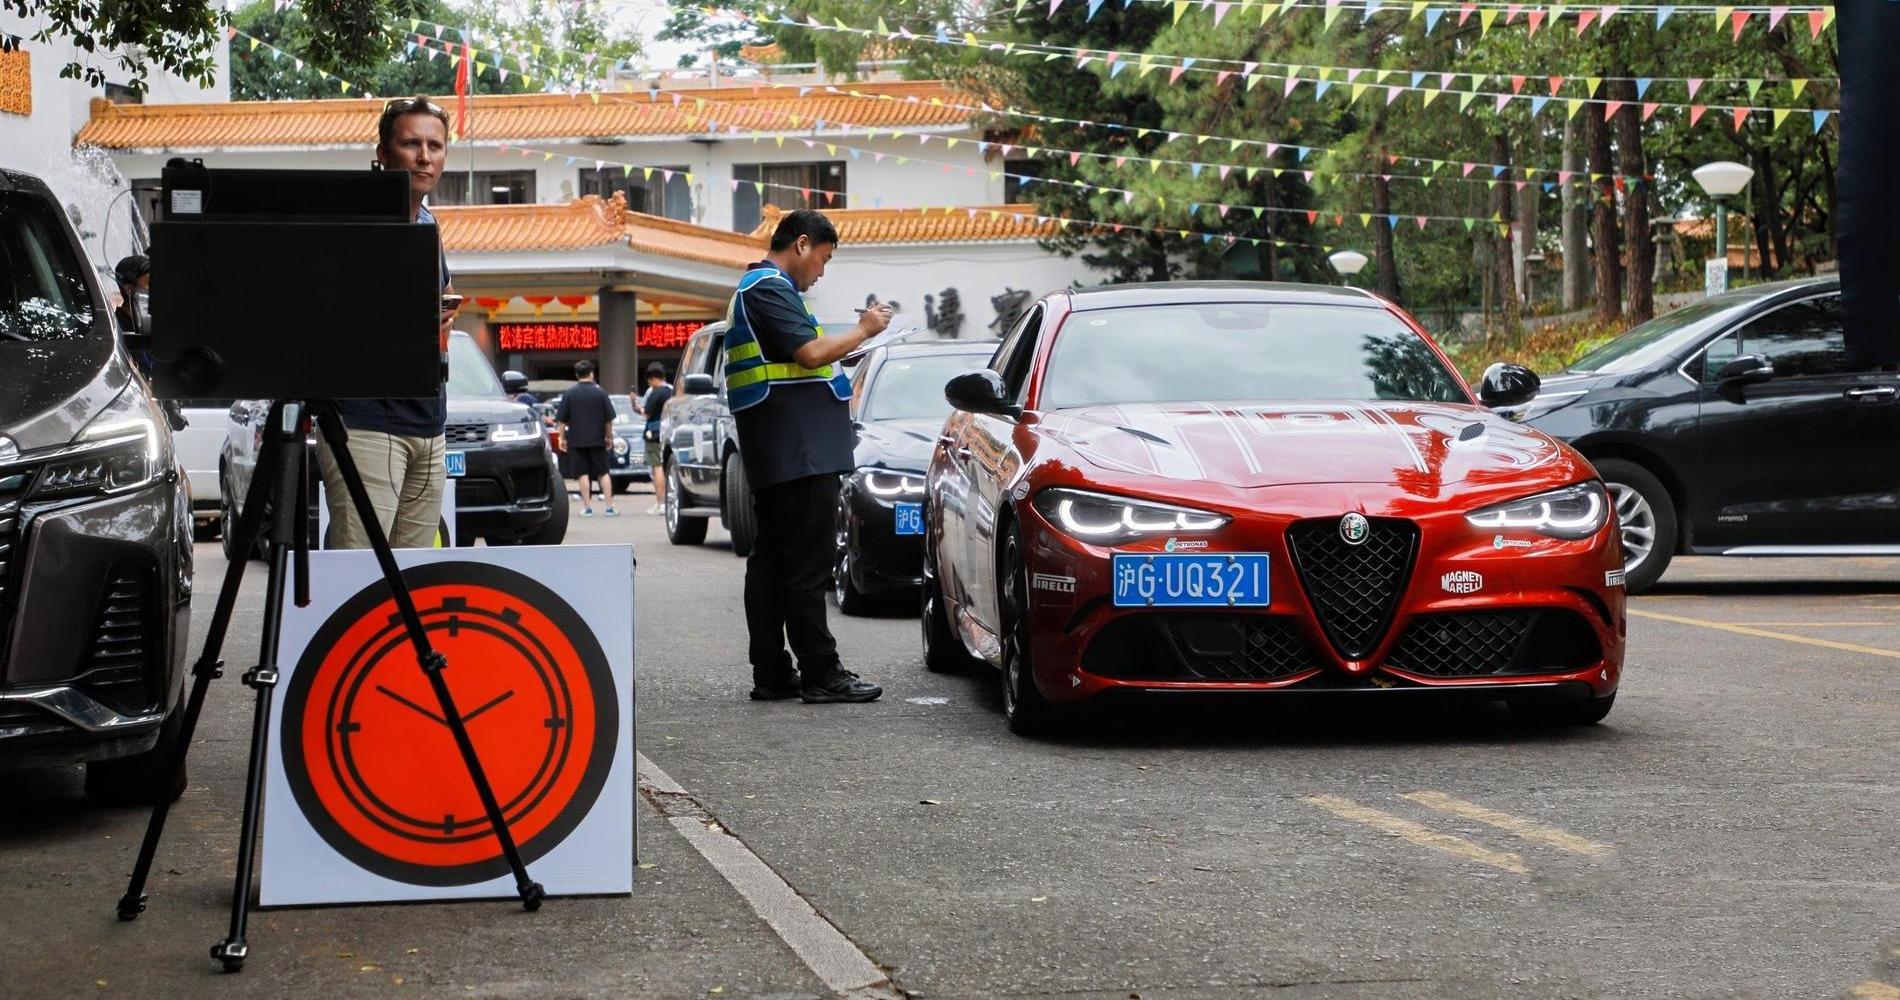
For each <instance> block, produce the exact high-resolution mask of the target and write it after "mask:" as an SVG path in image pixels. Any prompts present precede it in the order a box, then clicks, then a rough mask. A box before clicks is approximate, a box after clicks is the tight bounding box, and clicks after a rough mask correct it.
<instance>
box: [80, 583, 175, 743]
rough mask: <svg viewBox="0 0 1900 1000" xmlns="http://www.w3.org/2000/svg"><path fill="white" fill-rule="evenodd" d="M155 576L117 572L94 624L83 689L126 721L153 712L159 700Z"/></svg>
mask: <svg viewBox="0 0 1900 1000" xmlns="http://www.w3.org/2000/svg"><path fill="white" fill-rule="evenodd" d="M156 590H157V587H156V586H155V584H154V581H153V579H152V571H151V570H150V569H144V568H133V567H124V566H121V567H116V568H114V569H113V571H112V574H111V575H110V576H109V577H108V578H107V580H106V587H105V593H104V595H103V596H102V597H101V599H100V601H99V614H98V616H97V617H96V618H95V620H94V623H93V633H92V644H91V647H90V648H89V649H88V650H87V653H86V662H87V667H86V672H85V674H84V675H82V676H81V677H80V679H79V685H80V686H81V687H83V688H85V689H86V692H87V693H88V694H90V695H92V696H93V697H94V698H97V699H99V700H100V701H102V702H105V703H106V704H107V705H110V706H111V707H112V708H114V709H116V710H118V711H119V712H122V713H125V714H127V715H136V714H138V713H141V712H146V711H150V710H151V708H152V707H153V706H154V705H156V704H157V703H158V700H159V690H158V682H159V676H158V675H159V670H158V668H157V667H156V665H155V664H154V663H153V659H154V657H153V655H152V654H153V653H154V651H155V650H156V648H157V646H158V642H157V638H158V633H159V632H160V630H161V629H162V628H163V627H164V625H163V623H162V622H160V621H159V620H158V616H157V608H156V607H155V603H156V602H155V600H154V597H155V595H156Z"/></svg>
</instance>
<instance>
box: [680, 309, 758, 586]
mask: <svg viewBox="0 0 1900 1000" xmlns="http://www.w3.org/2000/svg"><path fill="white" fill-rule="evenodd" d="M725 348H726V324H724V323H712V324H709V325H707V326H702V327H700V328H699V329H698V330H697V331H695V332H694V333H693V335H692V337H691V338H689V339H688V340H687V341H686V349H685V351H684V352H682V353H681V354H680V364H679V395H677V396H674V397H673V399H672V400H671V401H670V402H668V403H667V404H666V412H665V413H664V414H663V415H662V417H661V420H660V440H661V441H662V442H663V443H664V444H665V447H664V449H662V451H663V458H662V461H663V462H664V465H663V468H664V470H665V472H666V498H665V500H664V503H665V505H666V506H665V510H666V537H667V540H668V541H670V542H672V543H673V544H674V545H698V544H699V543H701V542H703V541H705V540H706V522H707V520H708V519H709V518H712V517H715V516H716V517H718V518H719V519H720V521H721V522H722V523H723V524H724V525H725V528H726V532H727V533H728V534H730V535H731V536H732V551H733V554H734V555H739V556H745V555H749V554H751V552H752V543H753V541H754V539H756V538H757V537H758V529H757V527H756V525H755V523H754V521H753V516H752V501H751V498H750V495H749V491H748V488H747V486H746V477H745V463H743V462H741V461H740V460H739V434H738V431H737V429H736V428H735V427H734V426H733V422H732V411H731V410H729V409H727V408H726V374H725V371H726V370H725V364H724V362H725Z"/></svg>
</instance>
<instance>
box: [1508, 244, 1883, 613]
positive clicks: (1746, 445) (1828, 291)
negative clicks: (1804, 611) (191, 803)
mask: <svg viewBox="0 0 1900 1000" xmlns="http://www.w3.org/2000/svg"><path fill="white" fill-rule="evenodd" d="M1499 412H1501V413H1504V414H1505V415H1507V416H1511V417H1513V418H1515V419H1518V420H1521V421H1523V422H1525V423H1528V424H1530V425H1531V426H1533V427H1536V428H1537V429H1538V430H1541V431H1543V432H1545V433H1547V434H1550V435H1552V436H1553V437H1558V438H1561V439H1563V440H1565V441H1568V442H1569V443H1570V444H1571V445H1573V446H1575V447H1576V449H1577V450H1578V451H1581V452H1582V453H1583V454H1584V455H1585V456H1586V457H1588V458H1589V459H1590V461H1591V462H1593V463H1594V464H1595V465H1596V467H1597V470H1598V471H1599V472H1600V473H1602V475H1603V481H1604V483H1605V484H1606V485H1607V486H1608V487H1609V489H1610V492H1611V494H1612V495H1613V496H1614V497H1615V500H1616V511H1617V518H1618V520H1619V521H1620V522H1621V524H1622V527H1623V551H1624V558H1625V560H1626V570H1625V573H1626V582H1627V586H1628V587H1629V589H1630V591H1631V592H1632V593H1636V592H1640V591H1642V590H1644V589H1645V588H1647V587H1649V586H1650V585H1651V584H1653V583H1655V582H1656V579H1657V578H1658V577H1660V576H1662V573H1663V570H1664V569H1665V568H1666V567H1667V566H1668V565H1669V560H1670V558H1671V557H1673V556H1675V555H1676V554H1678V553H1684V554H1698V555H1703V554H1707V555H1737V556H1769V555H1774V556H1791V555H1900V460H1896V459H1897V458H1900V373H1895V372H1876V371H1851V370H1849V368H1848V364H1847V349H1846V343H1845V337H1844V334H1843V328H1842V323H1841V286H1840V282H1839V280H1837V279H1833V278H1822V279H1810V280H1803V281H1786V282H1777V283H1773V284H1764V285H1755V286H1752V287H1748V288H1742V289H1737V290H1735V291H1731V292H1725V293H1723V294H1721V295H1716V296H1712V297H1710V298H1708V299H1705V300H1703V301H1700V302H1697V303H1695V304H1693V305H1689V306H1685V307H1683V308H1681V309H1678V310H1676V311H1674V312H1671V313H1667V314H1664V315H1662V316H1659V317H1657V318H1655V319H1653V320H1651V321H1649V322H1648V323H1644V324H1643V325H1641V326H1638V327H1636V328H1635V329H1633V330H1631V331H1629V332H1628V333H1625V334H1623V335H1622V336H1620V337H1617V338H1616V339H1615V340H1612V341H1610V342H1609V343H1608V344H1605V345H1604V346H1603V347H1601V348H1599V349H1598V350H1596V351H1594V352H1592V353H1591V354H1589V355H1587V356H1585V357H1584V358H1582V359H1580V360H1579V361H1577V362H1576V363H1575V364H1573V365H1571V366H1570V367H1569V368H1567V369H1565V370H1564V371H1562V372H1559V373H1557V374H1556V375H1554V376H1552V377H1550V378H1548V379H1545V380H1544V382H1543V387H1542V389H1541V390H1540V391H1539V393H1538V395H1537V396H1536V397H1535V398H1533V399H1532V400H1531V401H1530V402H1529V403H1526V404H1523V405H1521V406H1516V407H1502V408H1500V409H1499Z"/></svg>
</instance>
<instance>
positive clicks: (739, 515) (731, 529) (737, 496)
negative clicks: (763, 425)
mask: <svg viewBox="0 0 1900 1000" xmlns="http://www.w3.org/2000/svg"><path fill="white" fill-rule="evenodd" d="M722 481H723V482H724V483H725V486H724V488H723V490H722V492H723V494H724V498H725V511H724V516H723V517H722V520H724V521H725V524H726V533H727V534H729V535H731V536H732V554H733V555H735V556H738V557H740V558H741V559H743V558H745V557H746V556H749V555H751V554H752V543H753V542H756V541H758V538H759V528H758V521H757V519H756V516H755V514H754V512H753V510H752V484H751V482H750V481H748V480H747V479H746V476H745V462H744V460H742V459H741V458H740V457H739V453H738V452H736V451H735V452H733V453H731V454H729V455H727V456H726V468H725V476H724V478H723V480H722Z"/></svg>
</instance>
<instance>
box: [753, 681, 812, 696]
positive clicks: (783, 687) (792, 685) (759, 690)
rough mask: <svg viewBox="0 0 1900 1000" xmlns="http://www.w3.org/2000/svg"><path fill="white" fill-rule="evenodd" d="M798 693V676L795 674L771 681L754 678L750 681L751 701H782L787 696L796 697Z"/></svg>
mask: <svg viewBox="0 0 1900 1000" xmlns="http://www.w3.org/2000/svg"><path fill="white" fill-rule="evenodd" d="M799 694H800V691H799V685H798V678H797V677H796V676H793V677H788V678H785V679H784V680H780V681H773V682H767V681H764V680H759V679H756V678H755V679H754V680H753V681H752V700H753V701H784V700H786V699H787V698H796V697H798V696H799Z"/></svg>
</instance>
